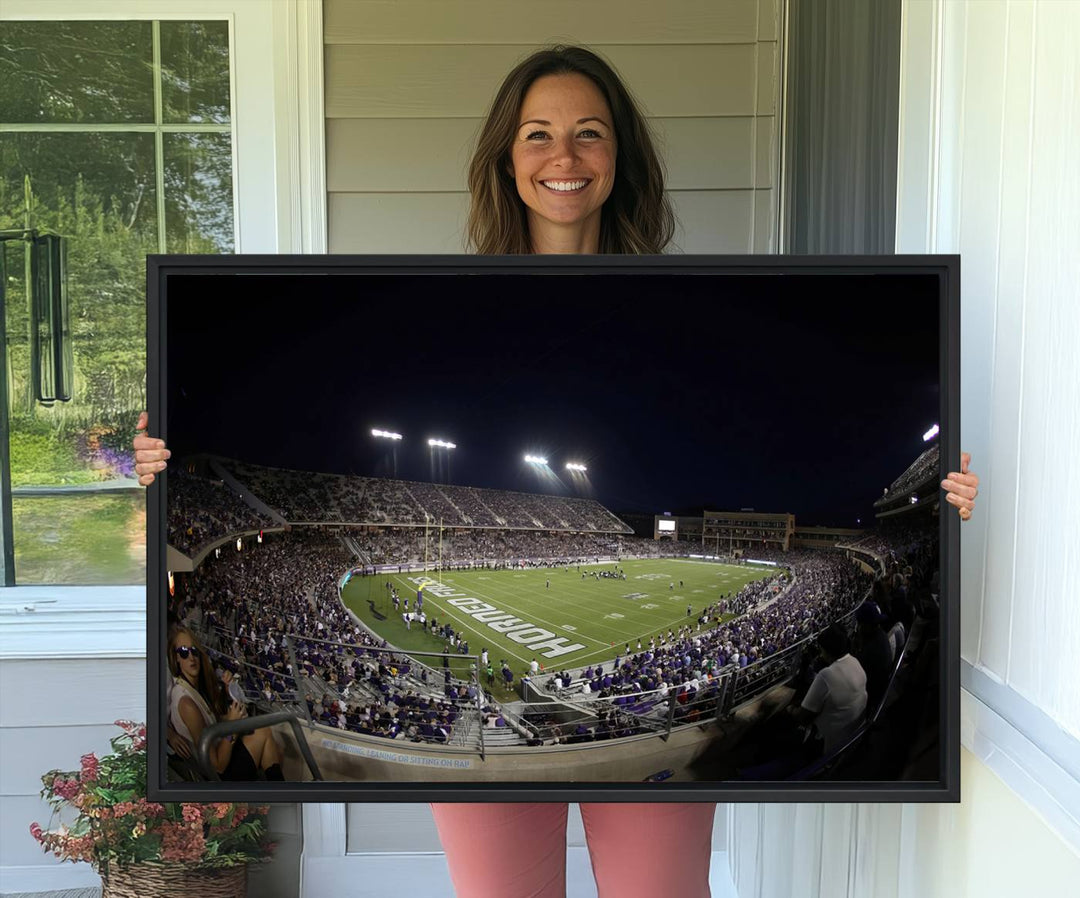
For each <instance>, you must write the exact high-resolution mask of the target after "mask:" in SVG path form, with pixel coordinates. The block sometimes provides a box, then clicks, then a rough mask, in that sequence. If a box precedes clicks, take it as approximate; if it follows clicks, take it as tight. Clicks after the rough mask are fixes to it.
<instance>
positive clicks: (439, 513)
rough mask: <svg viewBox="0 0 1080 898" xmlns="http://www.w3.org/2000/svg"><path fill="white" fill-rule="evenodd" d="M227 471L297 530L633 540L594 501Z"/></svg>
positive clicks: (240, 467)
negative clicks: (452, 530) (458, 530)
mask: <svg viewBox="0 0 1080 898" xmlns="http://www.w3.org/2000/svg"><path fill="white" fill-rule="evenodd" d="M220 463H221V464H222V466H223V467H224V468H225V469H226V470H227V471H229V472H230V473H231V474H232V475H233V476H235V477H236V478H237V479H238V480H239V481H240V482H242V483H243V484H245V485H246V486H247V487H248V488H250V489H251V490H252V491H253V492H254V493H255V495H257V496H258V497H259V498H260V499H262V500H263V501H264V502H266V503H267V504H268V505H269V506H270V507H272V508H274V509H277V510H278V511H279V512H280V513H281V515H282V516H283V517H284V518H285V519H286V520H288V521H290V522H294V523H295V522H312V521H341V522H347V523H354V524H365V523H366V524H397V525H418V526H423V525H425V524H440V523H441V524H442V525H443V526H445V527H498V528H504V529H525V530H564V531H580V532H598V533H629V532H631V531H630V528H629V527H627V526H626V525H625V524H624V523H623V522H622V521H620V520H619V519H618V518H617V517H616V516H615V515H613V514H612V513H611V512H609V511H608V510H607V509H606V508H604V506H602V505H601V504H600V503H599V502H596V501H595V500H593V499H577V498H567V497H560V496H545V495H538V494H533V493H517V492H508V491H505V490H494V489H481V488H478V487H464V486H451V485H446V484H432V483H416V482H412V481H404V480H388V479H379V478H370V477H355V476H349V475H343V474H311V473H307V472H301V471H288V470H284V469H280V468H264V467H259V466H256V465H250V464H245V463H242V462H236V461H224V460H223V461H221V462H220Z"/></svg>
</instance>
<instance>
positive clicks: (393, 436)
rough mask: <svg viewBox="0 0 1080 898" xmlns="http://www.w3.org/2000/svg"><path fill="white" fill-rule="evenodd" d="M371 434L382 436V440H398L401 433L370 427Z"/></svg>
mask: <svg viewBox="0 0 1080 898" xmlns="http://www.w3.org/2000/svg"><path fill="white" fill-rule="evenodd" d="M371 435H372V436H373V437H382V438H383V439H384V440H400V439H401V434H400V433H394V432H393V431H390V430H378V429H377V428H372V430H371Z"/></svg>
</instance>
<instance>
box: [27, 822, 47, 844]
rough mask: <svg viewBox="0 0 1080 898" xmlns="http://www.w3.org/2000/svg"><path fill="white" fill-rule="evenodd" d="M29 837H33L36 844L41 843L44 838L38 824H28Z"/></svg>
mask: <svg viewBox="0 0 1080 898" xmlns="http://www.w3.org/2000/svg"><path fill="white" fill-rule="evenodd" d="M30 835H32V836H33V837H34V840H35V841H37V842H41V841H43V838H44V837H43V835H42V830H41V825H40V824H38V823H31V824H30Z"/></svg>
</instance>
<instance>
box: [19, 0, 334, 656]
mask: <svg viewBox="0 0 1080 898" xmlns="http://www.w3.org/2000/svg"><path fill="white" fill-rule="evenodd" d="M148 19H149V20H154V19H156V20H159V21H165V20H197V19H204V20H208V19H214V20H219V21H220V20H224V21H227V22H228V23H229V46H230V61H229V62H230V99H231V104H232V115H231V125H232V152H233V214H234V226H235V235H236V244H235V247H236V252H237V253H267V254H272V253H300V252H305V253H324V252H326V189H325V183H326V176H325V139H324V112H323V78H322V65H323V28H322V4H321V3H319V2H309V0H53V2H51V3H49V4H47V5H46V4H42V3H40V2H37V0H5V2H4V3H3V6H2V7H0V21H40V22H46V21H65V20H67V21H75V20H98V21H106V20H113V21H116V20H148ZM267 185H270V189H267ZM0 636H2V638H0V659H9V658H11V659H15V658H24V659H25V658H34V659H46V658H72V657H97V658H103V657H108V658H131V657H145V656H146V587H145V586H144V585H143V586H119V585H117V586H107V585H106V586H63V585H59V584H57V585H52V584H41V585H25V586H18V585H16V586H6V587H0Z"/></svg>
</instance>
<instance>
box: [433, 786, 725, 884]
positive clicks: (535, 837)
mask: <svg viewBox="0 0 1080 898" xmlns="http://www.w3.org/2000/svg"><path fill="white" fill-rule="evenodd" d="M431 809H432V812H433V813H434V815H435V824H436V826H438V828H439V838H440V839H441V840H442V844H443V848H444V849H445V850H446V859H447V862H448V863H449V865H450V877H451V879H453V881H454V889H455V890H456V892H457V895H458V898H564V896H565V894H566V812H567V806H566V805H565V804H549V803H535V804H433V805H432V806H431ZM715 810H716V805H714V804H710V803H708V802H704V803H695V804H651V803H650V804H619V803H605V804H583V805H581V816H582V819H583V820H584V822H585V838H586V841H587V842H588V844H589V856H590V858H591V859H592V868H593V875H594V876H595V877H596V886H597V891H598V893H599V898H655V896H663V895H678V896H679V898H708V896H709V894H710V893H709V858H710V854H711V852H712V828H713V814H714V812H715Z"/></svg>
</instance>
